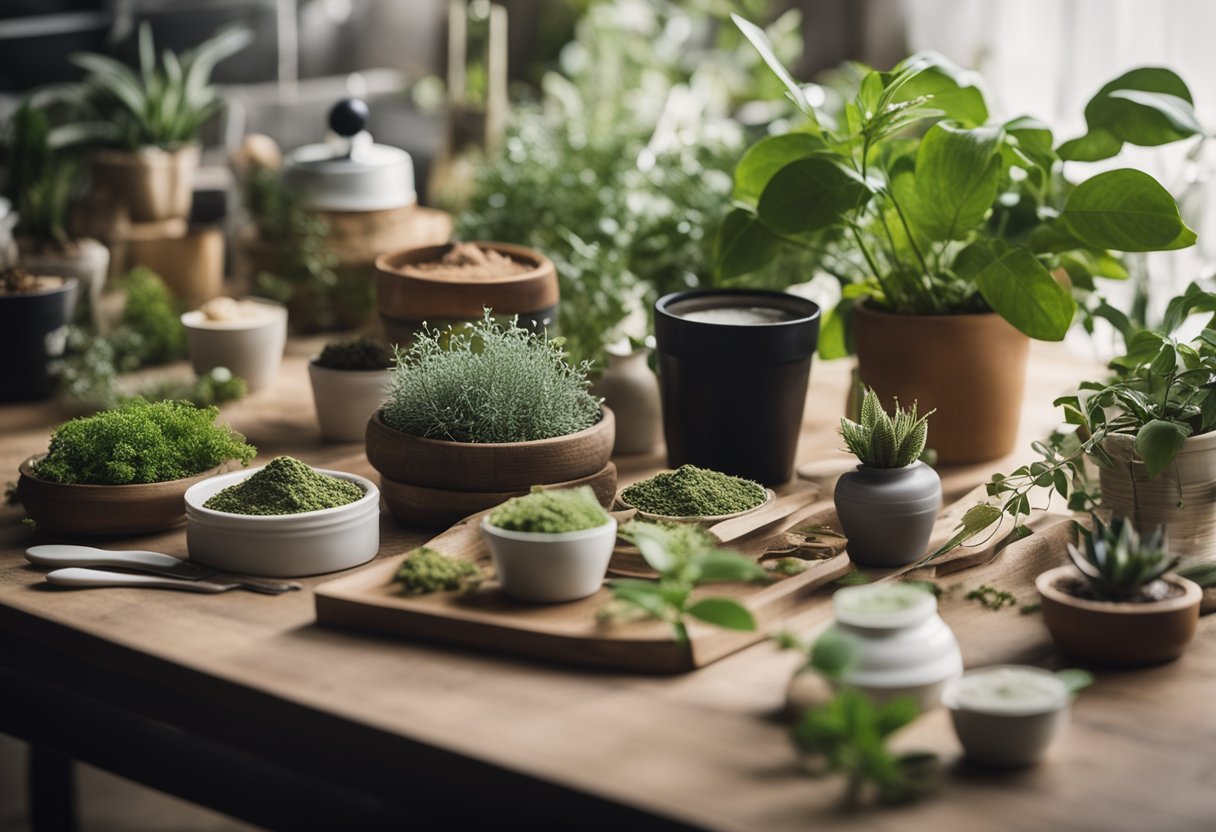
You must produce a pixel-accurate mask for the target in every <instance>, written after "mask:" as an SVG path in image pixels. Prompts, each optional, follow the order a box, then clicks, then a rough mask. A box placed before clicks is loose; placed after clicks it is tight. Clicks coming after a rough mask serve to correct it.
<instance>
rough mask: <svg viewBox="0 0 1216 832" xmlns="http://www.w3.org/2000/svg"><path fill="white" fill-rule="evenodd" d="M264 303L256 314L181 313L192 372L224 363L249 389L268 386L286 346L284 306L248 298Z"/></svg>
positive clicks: (251, 300) (277, 370)
mask: <svg viewBox="0 0 1216 832" xmlns="http://www.w3.org/2000/svg"><path fill="white" fill-rule="evenodd" d="M243 302H248V303H256V304H259V305H263V306H265V307H266V311H267V314H265V315H258V316H257V317H256V318H242V319H237V320H232V321H212V320H208V319H207V316H206V315H205V314H203V313H202V312H201V311H200V310H197V309H196V310H195V311H193V312H186V313H185V314H183V315H182V326H184V327H185V328H186V343H187V344H188V346H189V349H190V363H191V364H193V365H194V372H196V373H198V374H199V375H202V374H203V373H206V372H209V371H210V370H213V369H215V368H216V367H227V368H228V369H229V370H231V371H232V374H233V375H234V376H240V377H241V378H243V379H245V383H246V384H247V385H248V386H249V390H250V392H253V391H255V390H261V389H262V388H264V387H268V386H269V385H270V384H271V382H273V381H274V377H275V375H276V374H277V373H278V372H279V364H280V363H281V362H282V361H283V350H284V348H285V347H286V346H287V309H286V307H284V306H282V305H281V304H278V303H274V302H272V301H267V300H261V299H258V298H249V299H248V301H243Z"/></svg>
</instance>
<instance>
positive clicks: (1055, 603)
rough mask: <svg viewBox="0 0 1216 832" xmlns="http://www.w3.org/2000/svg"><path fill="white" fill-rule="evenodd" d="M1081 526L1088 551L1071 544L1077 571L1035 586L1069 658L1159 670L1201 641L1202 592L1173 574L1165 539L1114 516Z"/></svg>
mask: <svg viewBox="0 0 1216 832" xmlns="http://www.w3.org/2000/svg"><path fill="white" fill-rule="evenodd" d="M1093 523H1094V530H1093V531H1092V532H1091V531H1089V530H1088V529H1086V528H1084V527H1083V526H1078V528H1079V529H1080V532H1081V538H1082V546H1081V547H1077V546H1074V545H1072V544H1071V543H1070V544H1069V545H1068V556H1069V559H1070V560H1071V561H1072V564H1071V565H1066V566H1058V567H1056V568H1055V569H1050V570H1048V571H1047V572H1044V573H1043V574H1042V575H1039V577H1038V578H1037V579H1035V586H1036V587H1038V590H1039V596H1040V599H1041V603H1042V606H1043V621H1044V623H1046V624H1047V629H1048V630H1050V631H1051V637H1052V639H1054V640H1055V642H1056V644H1057V645H1059V647H1060V649H1061V650H1063V651H1064V652H1066V653H1070V654H1072V655H1075V656H1078V657H1080V658H1083V659H1087V660H1089V661H1093V662H1098V663H1101V664H1110V665H1142V664H1156V663H1159V662H1166V661H1170V660H1172V659H1176V658H1178V656H1180V655H1181V654H1182V651H1183V650H1184V649H1186V646H1187V644H1188V643H1189V642H1190V640H1191V639H1192V638H1193V637H1194V635H1195V628H1196V627H1197V626H1198V623H1199V604H1200V602H1201V601H1202V600H1203V592H1202V590H1200V589H1199V587H1198V586H1197V585H1196V584H1195V583H1194V582H1193V581H1189V580H1187V579H1186V578H1182V577H1179V576H1178V575H1174V574H1170V570H1171V569H1173V568H1174V567H1175V566H1176V565H1177V564H1178V557H1177V556H1176V555H1174V556H1171V555H1170V554H1169V552H1168V551H1167V550H1166V544H1165V533H1164V531H1163V530H1162V529H1156V530H1155V531H1153V532H1150V533H1149V534H1147V535H1144V536H1141V535H1140V534H1138V533H1137V531H1136V529H1135V528H1134V527H1133V526H1132V524H1131V522H1130V521H1128V520H1125V519H1124V518H1122V517H1118V516H1116V517H1115V518H1113V519H1112V521H1111V524H1110V525H1109V526H1107V525H1106V524H1104V523H1103V522H1102V521H1101V520H1099V519H1097V518H1096V517H1095V518H1094V521H1093Z"/></svg>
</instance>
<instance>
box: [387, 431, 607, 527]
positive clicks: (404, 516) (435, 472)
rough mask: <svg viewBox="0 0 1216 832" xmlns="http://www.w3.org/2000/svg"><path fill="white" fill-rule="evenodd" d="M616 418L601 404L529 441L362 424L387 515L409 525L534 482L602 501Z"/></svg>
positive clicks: (434, 523)
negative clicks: (581, 488)
mask: <svg viewBox="0 0 1216 832" xmlns="http://www.w3.org/2000/svg"><path fill="white" fill-rule="evenodd" d="M615 435H616V420H615V418H614V417H613V415H612V411H611V410H609V409H608V408H606V407H605V408H604V409H603V415H602V416H601V417H600V420H599V421H598V422H596V423H595V424H594V425H592V426H591V427H589V428H587V429H585V430H581V431H579V432H578V433H572V434H569V435H568V436H556V437H553V438H551V439H540V440H537V441H534V442H507V443H474V442H446V441H443V440H439V439H422V438H419V437H417V436H410V435H409V434H406V433H402V432H401V431H399V430H395V429H393V428H391V427H389V426H388V425H387V424H385V422H384V420H383V418H382V417H381V413H380V412H379V411H377V412H376V414H375V415H374V416H372V418H371V420H370V421H369V422H368V424H367V459H368V461H369V462H370V463H371V465H372V467H373V468H375V469H376V470H377V471H379V472H380V492H381V494H382V495H383V496H384V501H385V503H386V504H387V505H388V509H389V511H390V512H391V513H392V515H393V516H394V517H395V518H397V519H398V520H400V521H401V522H403V523H406V524H408V525H411V526H422V527H426V528H438V527H443V526H449V525H451V524H452V523H454V522H456V521H457V520H460V519H461V518H463V517H467V516H468V515H470V514H473V513H475V512H478V511H482V510H483V509H487V508H490V507H492V506H496V505H498V504H499V503H501V502H503V501H504V500H507V499H510V498H511V497H517V496H519V495H521V494H526V493H528V491H529V490H531V488H532V486H534V485H540V486H543V487H546V488H571V487H574V486H578V485H588V486H590V487H591V488H592V490H594V491H595V494H596V496H597V497H598V498H599V500H600V503H601V504H602V505H604V507H606V508H607V507H610V506H611V505H612V502H613V500H614V498H615V497H616V466H615V465H613V464H612V462H611V460H610V457H611V456H612V443H613V440H614V438H615Z"/></svg>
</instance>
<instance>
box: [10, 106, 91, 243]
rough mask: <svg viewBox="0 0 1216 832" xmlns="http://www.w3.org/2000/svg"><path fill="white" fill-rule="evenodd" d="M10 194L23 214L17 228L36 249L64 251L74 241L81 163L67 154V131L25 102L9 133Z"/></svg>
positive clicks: (12, 119) (42, 111)
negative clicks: (72, 223)
mask: <svg viewBox="0 0 1216 832" xmlns="http://www.w3.org/2000/svg"><path fill="white" fill-rule="evenodd" d="M6 133H7V135H6V137H5V138H6V142H5V158H4V162H5V165H4V167H5V170H6V172H7V186H6V188H5V193H6V195H7V196H8V197H9V199H10V200H11V201H12V203H13V206H14V207H15V208H16V209H17V213H18V217H19V219H18V223H17V227H16V229H15V232H16V234H17V235H18V236H19V237H24V238H26V239H28V240H29V241H30V242H31V243H32V244H33V245H34V246H35V247H36V248H39V249H48V248H52V249H54V248H63V247H64V246H66V245H67V244H68V243H69V242H70V240H71V236H70V234H69V233H68V219H69V214H70V212H71V208H72V201H73V199H74V198H75V196H76V191H77V187H76V186H77V184H78V179H79V174H80V164H79V160H78V159H76V158H75V157H74V156H72V155H70V154H69V153H68V150H67V146H68V144H69V142H68V141H67V140H66V139H65V138H64V137H63V133H62V131H56V130H53V129H52V127H51V123H50V119H49V118H48V116H47V114H46V112H45V111H44V110H43V109H41V108H39V107H35V106H34V105H33V104H32V103H31V102H30V101H28V100H27V101H23V102H22V103H21V105H20V106H19V107H18V108H17V111H16V112H15V113H13V115H12V118H11V119H10V121H9V126H8V130H7V131H6Z"/></svg>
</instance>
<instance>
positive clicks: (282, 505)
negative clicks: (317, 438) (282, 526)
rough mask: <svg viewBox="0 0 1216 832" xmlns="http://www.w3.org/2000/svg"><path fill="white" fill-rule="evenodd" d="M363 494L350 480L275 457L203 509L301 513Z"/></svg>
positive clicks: (215, 496)
mask: <svg viewBox="0 0 1216 832" xmlns="http://www.w3.org/2000/svg"><path fill="white" fill-rule="evenodd" d="M363 494H364V491H363V489H362V488H361V487H359V486H358V485H356V484H355V483H353V482H350V481H349V480H343V479H339V478H338V477H331V476H329V475H328V474H321V473H319V472H317V471H314V470H313V469H312V468H311V467H309V466H308V465H306V464H305V463H303V462H300V460H298V459H295V458H293V457H290V456H280V457H276V458H274V459H273V460H271V461H270V463H268V464H267V465H266V467H265V468H263V469H262V470H260V471H258V472H257V473H255V474H254V475H253V476H251V477H248V478H247V479H244V480H241V481H240V482H239V483H237V484H236V485H230V486H228V487H227V488H225V489H224V490H223V491H220V492H219V493H218V494H215V495H213V496H212V497H211V499H209V500H207V502H205V503H203V507H204V508H209V509H212V510H213V511H223V512H227V513H228V514H257V515H271V514H300V513H302V512H305V511H320V510H321V509H326V508H337V507H338V506H344V505H347V504H348V503H353V502H355V501H356V500H358V499H360V498H361V497H362V496H363Z"/></svg>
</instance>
